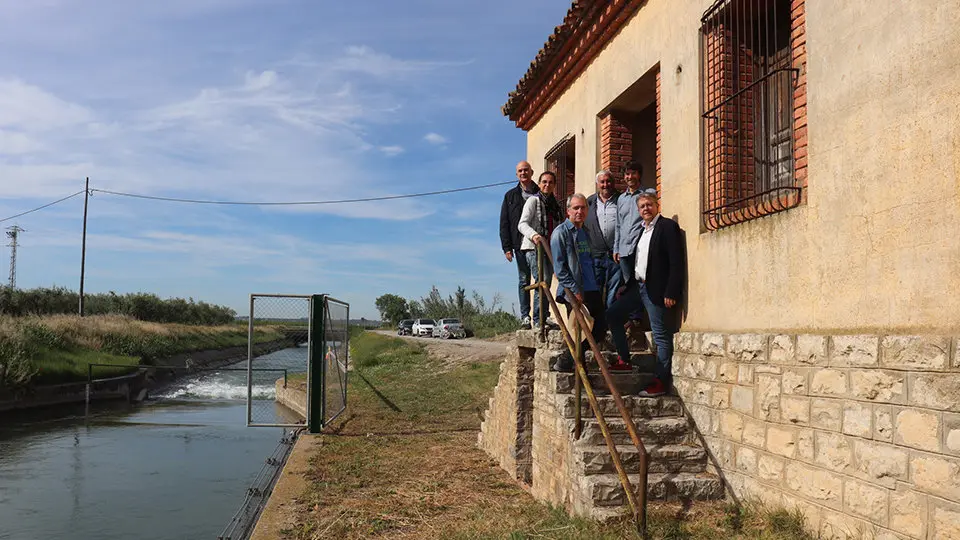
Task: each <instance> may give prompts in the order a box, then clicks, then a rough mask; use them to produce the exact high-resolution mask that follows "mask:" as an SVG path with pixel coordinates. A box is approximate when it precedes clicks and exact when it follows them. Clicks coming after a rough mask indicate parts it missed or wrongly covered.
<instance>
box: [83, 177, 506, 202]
mask: <svg viewBox="0 0 960 540" xmlns="http://www.w3.org/2000/svg"><path fill="white" fill-rule="evenodd" d="M513 183H515V181H514V180H511V181H509V182H496V183H493V184H484V185H481V186H469V187H462V188H455V189H442V190H439V191H428V192H424V193H409V194H406V195H384V196H382V197H363V198H358V199H335V200H329V201H285V202H283V201H279V202H278V201H212V200H202V199H181V198H177V197H160V196H156V195H141V194H137V193H125V192H122V191H111V190H108V189H96V188H91V189H90V191H96V192H99V193H105V194H107V195H116V196H119V197H131V198H134V199H147V200H151V201H164V202H175V203H190V204H219V205H235V206H306V205H321V204H347V203H359V202H373V201H390V200H394V199H411V198H414V197H428V196H431V195H444V194H447V193H458V192H461V191H472V190H477V189H486V188H491V187H497V186H504V185H507V184H513ZM81 193H83V192H82V191H81Z"/></svg>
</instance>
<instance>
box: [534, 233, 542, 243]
mask: <svg viewBox="0 0 960 540" xmlns="http://www.w3.org/2000/svg"><path fill="white" fill-rule="evenodd" d="M541 242H543V237H542V236H540V235H539V234H535V235H533V243H534V244H539V243H541Z"/></svg>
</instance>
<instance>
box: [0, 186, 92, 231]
mask: <svg viewBox="0 0 960 540" xmlns="http://www.w3.org/2000/svg"><path fill="white" fill-rule="evenodd" d="M91 191H92V190H91ZM83 192H84V190H82V189H81V190H80V191H78V192H76V193H74V194H73V195H67V196H66V197H64V198H62V199H57V200H55V201H53V202H52V203H47V204H45V205H43V206H38V207H36V208H34V209H33V210H27V211H26V212H20V213H19V214H16V215H13V216H10V217H6V218H3V219H0V223H3V222H4V221H10V220H11V219H17V218H18V217H20V216H25V215H27V214H32V213H34V212H36V211H37V210H43V209H44V208H47V207H49V206H53V205H55V204H59V203H62V202H63V201H66V200H67V199H72V198H74V197H76V196H77V195H83Z"/></svg>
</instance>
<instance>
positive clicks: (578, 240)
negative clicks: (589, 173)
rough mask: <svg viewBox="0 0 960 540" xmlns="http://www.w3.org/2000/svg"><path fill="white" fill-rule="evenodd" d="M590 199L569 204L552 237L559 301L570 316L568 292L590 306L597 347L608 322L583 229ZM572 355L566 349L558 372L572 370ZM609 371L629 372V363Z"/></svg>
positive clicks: (556, 367)
mask: <svg viewBox="0 0 960 540" xmlns="http://www.w3.org/2000/svg"><path fill="white" fill-rule="evenodd" d="M587 215H588V210H587V198H586V197H584V196H583V195H582V194H580V193H577V194H574V195H571V196H570V199H569V200H568V201H567V220H566V221H564V222H563V223H561V224H560V225H558V226H557V228H556V229H554V230H553V234H552V235H551V238H550V250H551V251H552V252H553V269H554V273H555V275H556V276H557V283H558V284H557V300H558V301H559V302H564V303H565V304H567V308H568V314H569V310H570V308H571V307H572V306H573V304H574V301H573V299H570V298H567V291H569V292H570V294H572V295H573V296H574V297H575V298H576V300H578V301H579V302H580V303H582V304H583V305H585V306H586V307H587V310H588V311H589V312H590V315H591V316H592V317H593V329H592V330H591V332H590V333H591V334H592V335H593V339H594V340H596V342H597V343H598V344H600V343H603V342H604V341H605V340H606V337H607V321H606V319H605V318H604V307H603V296H602V295H601V292H600V284H599V283H598V281H597V277H596V274H595V273H594V268H595V266H594V260H593V251H592V249H591V243H590V233H589V232H588V231H587V228H586V227H584V222H585V221H586V219H587ZM588 348H589V344H588V342H587V340H584V341H583V343H582V344H581V349H580V350H581V351H586V350H587V349H588ZM573 367H574V366H573V355H571V354H570V352H569V351H568V350H565V351H564V352H563V354H561V355H560V358H558V359H557V362H556V364H554V366H553V369H554V370H555V371H564V372H571V371H573ZM610 369H614V370H625V371H628V370H630V369H632V368H631V366H630V364H628V363H626V362H624V361H623V360H618V361H617V362H616V363H615V364H613V365H611V366H610Z"/></svg>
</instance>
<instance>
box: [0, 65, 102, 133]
mask: <svg viewBox="0 0 960 540" xmlns="http://www.w3.org/2000/svg"><path fill="white" fill-rule="evenodd" d="M92 118H93V114H92V113H91V112H90V111H89V110H87V109H86V108H84V107H81V106H80V105H76V104H74V103H69V102H67V101H64V100H62V99H60V98H58V97H57V96H55V95H53V94H51V93H50V92H47V91H45V90H43V89H42V88H39V87H37V86H33V85H30V84H27V83H25V82H23V81H21V80H20V79H9V78H8V79H0V127H3V128H15V129H22V130H24V131H30V132H41V131H48V130H53V129H58V128H63V127H66V126H72V125H76V124H82V123H84V122H89V121H91V120H92Z"/></svg>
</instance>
